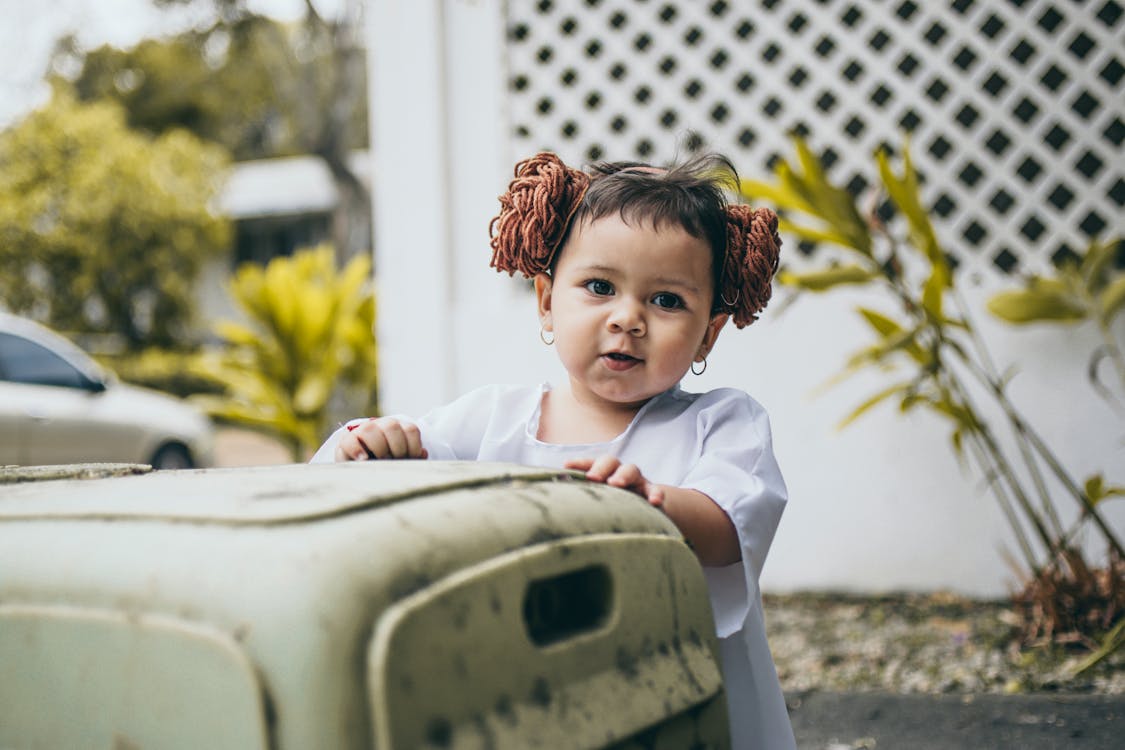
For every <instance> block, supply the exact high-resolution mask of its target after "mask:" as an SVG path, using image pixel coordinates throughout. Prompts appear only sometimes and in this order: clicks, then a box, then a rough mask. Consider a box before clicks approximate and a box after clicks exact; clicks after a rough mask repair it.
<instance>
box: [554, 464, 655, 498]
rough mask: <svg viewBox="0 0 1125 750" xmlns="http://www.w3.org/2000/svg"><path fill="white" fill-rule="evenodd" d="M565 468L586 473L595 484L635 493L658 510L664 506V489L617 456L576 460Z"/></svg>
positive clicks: (635, 466)
mask: <svg viewBox="0 0 1125 750" xmlns="http://www.w3.org/2000/svg"><path fill="white" fill-rule="evenodd" d="M565 466H566V468H568V469H578V470H579V471H584V472H586V478H587V479H591V480H593V481H595V482H605V483H606V484H608V485H610V486H611V487H621V488H622V489H626V490H629V491H630V492H635V493H637V494H638V495H640V496H641V497H643V498H644V499H646V500H648V501H649V503H650V504H651V505H654V506H655V507H657V508H659V507H661V506H662V505H663V504H664V488H663V487H661V486H660V485H658V484H655V483H653V482H650V481H648V480H647V479H645V477H644V475H643V474H641V470H640V469H639V468H637V465H636V464H623V463H621V460H620V459H619V458H617V457H616V456H602V457H600V458H596V459H595V458H576V459H574V460H573V461H567V462H566V464H565Z"/></svg>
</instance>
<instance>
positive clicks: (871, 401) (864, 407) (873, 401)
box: [836, 383, 911, 430]
mask: <svg viewBox="0 0 1125 750" xmlns="http://www.w3.org/2000/svg"><path fill="white" fill-rule="evenodd" d="M910 388H911V384H910V383H896V384H895V385H892V386H890V387H888V388H884V389H883V390H881V391H879V392H878V393H876V394H874V395H873V396H871V397H869V398H867V399H865V400H864V401H863V402H862V403H861V404H860V405H859V406H857V407H856V408H854V409H852V411H851V413H849V414H848V415H847V416H846V417H844V418H843V419H842V420H841V421H840V423H839V424H838V425H836V429H839V430H842V429H844V428H845V427H847V426H848V425H849V424H851V423H852V422H854V421H855V420H857V419H859V418H860V417H861V416H863V415H864V414H866V413H867V412H868V411H870V410H871V409H872V408H874V407H875V406H877V405H878V404H880V403H882V402H883V401H885V400H887V399H888V398H890V397H891V396H894V395H895V394H896V393H904V392H906V391H908V390H909V389H910Z"/></svg>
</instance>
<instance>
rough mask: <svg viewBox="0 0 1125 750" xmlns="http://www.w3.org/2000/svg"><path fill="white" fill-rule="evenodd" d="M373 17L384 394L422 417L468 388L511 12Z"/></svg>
mask: <svg viewBox="0 0 1125 750" xmlns="http://www.w3.org/2000/svg"><path fill="white" fill-rule="evenodd" d="M368 20H369V35H368V38H369V40H370V54H369V58H368V59H369V63H368V64H369V72H370V75H369V80H370V86H371V91H370V102H371V117H370V122H371V142H372V152H373V154H374V165H375V169H374V182H373V185H374V189H373V190H372V200H373V202H374V217H375V251H374V252H375V261H374V262H375V274H376V285H377V286H376V293H377V300H376V301H377V304H378V324H377V330H376V336H377V340H378V345H379V363H380V365H379V376H380V399H381V405H382V408H383V410H384V412H388V413H393V412H399V413H408V414H419V413H422V412H424V411H427V410H428V409H429V408H430V407H432V406H434V405H436V404H440V403H444V402H447V401H449V400H450V399H452V398H453V397H454V396H456V395H458V394H459V393H460V392H461V390H462V389H463V383H461V382H460V379H459V376H458V367H457V360H458V350H459V347H461V346H464V344H463V342H462V341H461V338H462V337H461V336H460V335H459V331H458V325H459V324H458V319H459V318H460V317H462V316H459V315H455V309H456V306H457V304H458V299H459V297H461V296H462V295H461V293H460V292H459V288H461V289H463V288H465V285H466V284H468V283H471V280H472V277H474V276H475V275H476V273H477V272H479V268H478V269H477V271H476V272H474V271H473V270H471V269H470V266H471V265H472V264H474V263H475V264H476V265H477V266H480V267H483V268H485V269H486V270H487V264H488V255H487V250H488V239H487V222H488V216H489V212H490V211H494V210H495V208H494V207H495V205H496V195H497V194H498V192H499V190H498V188H497V185H499V184H500V183H501V182H502V180H503V179H504V178H503V175H504V169H505V166H506V163H507V160H508V157H507V154H506V144H507V132H506V131H507V124H506V123H507V118H506V117H505V116H504V113H503V109H502V108H503V102H504V86H505V82H504V73H503V54H504V29H503V15H502V9H501V6H500V3H499V2H498V0H475V1H470V0H372V1H371V3H370V6H369V13H368ZM508 169H510V167H508ZM454 197H456V198H454ZM482 258H483V260H481V259H482ZM461 271H465V272H467V276H461V275H460V272H461ZM461 325H462V326H463V321H462V322H461Z"/></svg>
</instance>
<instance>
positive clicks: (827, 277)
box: [777, 264, 879, 292]
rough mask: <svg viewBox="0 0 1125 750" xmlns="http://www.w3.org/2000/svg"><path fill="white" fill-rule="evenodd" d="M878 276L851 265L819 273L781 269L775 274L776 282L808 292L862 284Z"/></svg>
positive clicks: (870, 271)
mask: <svg viewBox="0 0 1125 750" xmlns="http://www.w3.org/2000/svg"><path fill="white" fill-rule="evenodd" d="M878 275H879V274H878V272H877V271H872V270H869V269H866V268H864V267H862V266H858V265H854V264H853V265H846V266H832V267H829V268H824V269H821V270H819V271H806V272H804V273H795V272H793V271H789V270H786V269H782V270H781V271H779V272H778V274H777V280H778V281H779V282H780V283H782V284H785V285H787V286H796V287H800V288H801V289H807V290H808V291H810V292H823V291H825V290H828V289H831V288H833V287H836V286H841V285H843V284H863V283H866V282H868V281H871V279H873V278H875V277H877V276H878Z"/></svg>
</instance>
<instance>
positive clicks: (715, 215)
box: [489, 152, 781, 328]
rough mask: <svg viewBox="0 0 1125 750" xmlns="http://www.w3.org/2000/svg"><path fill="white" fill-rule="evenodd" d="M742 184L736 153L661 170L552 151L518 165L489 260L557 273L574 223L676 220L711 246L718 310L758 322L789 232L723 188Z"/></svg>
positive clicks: (743, 322) (492, 231) (510, 268)
mask: <svg viewBox="0 0 1125 750" xmlns="http://www.w3.org/2000/svg"><path fill="white" fill-rule="evenodd" d="M737 185H738V174H737V172H736V171H735V169H734V166H733V165H732V164H731V163H730V161H729V160H728V159H726V158H725V157H723V156H720V155H718V154H704V155H701V156H697V157H695V158H693V159H691V160H689V161H687V162H684V163H682V164H679V165H676V166H673V167H670V168H668V169H660V168H656V167H652V166H649V165H647V164H641V163H637V162H613V163H607V162H602V163H599V164H595V165H593V166H592V167H591V168H590V172H589V173H586V172H583V171H581V170H577V169H573V168H571V167H568V166H566V164H564V163H563V162H562V160H561V159H559V157H558V156H556V155H555V154H552V153H548V152H542V153H539V154H536V155H535V156H533V157H531V158H530V159H525V160H524V161H521V162H520V163H518V164H517V165H516V169H515V178H514V179H513V180H512V182H511V183H510V184H509V185H508V191H507V192H506V193H504V194H503V195H501V196H500V213H499V215H497V216H496V217H494V218H493V219H492V222H491V223H490V224H489V235H490V237H491V245H492V261H491V263H490V265H491V266H492V267H493V268H495V269H497V270H498V271H507V272H508V274H509V275H511V274H514V273H515V272H516V271H519V272H520V273H522V274H523V275H524V276H526V277H528V278H530V277H532V276H535V275H536V274H538V273H544V272H545V273H550V272H551V271H552V269H553V268H554V265H555V263H556V262H557V260H558V255H559V252H560V249H561V248H562V247H563V245H564V244H565V242H566V237H567V234H568V232H569V231H570V229H571V227H573V226H576V225H577V226H580V225H582V224H583V223H589V222H592V221H596V220H598V219H601V218H604V217H606V216H609V215H611V214H614V213H616V214H618V215H619V216H620V217H621V218H622V219H623V220H624V221H626V222H651V224H652V225H653V226H654V227H661V226H666V225H670V224H671V225H678V226H681V227H683V229H684V231H686V232H688V233H689V234H691V235H692V236H693V237H697V238H699V239H702V240H705V241H706V242H707V243H708V245H709V246H710V247H711V268H712V274H713V279H714V300H713V302H712V312H714V313H720V312H725V313H729V314H730V315H731V318H732V319H733V321H734V324H735V325H736V326H738V327H739V328H744V327H745V326H748V325H750V324H751V323H753V322H754V320H756V319H757V317H758V313H759V312H761V311H762V309H764V308H765V306H766V303H767V302H769V298H770V294H771V292H772V288H771V283H770V282H771V279H772V278H773V274H774V272H775V271H776V270H777V263H778V254H779V251H780V249H781V239H780V237H778V234H777V216H776V215H775V214H774V212H773V211H771V210H769V209H768V208H758V209H752V208H750V207H749V206H745V205H741V204H728V203H727V202H726V198H725V194H724V188H729V187H734V188H736V187H737Z"/></svg>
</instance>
